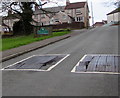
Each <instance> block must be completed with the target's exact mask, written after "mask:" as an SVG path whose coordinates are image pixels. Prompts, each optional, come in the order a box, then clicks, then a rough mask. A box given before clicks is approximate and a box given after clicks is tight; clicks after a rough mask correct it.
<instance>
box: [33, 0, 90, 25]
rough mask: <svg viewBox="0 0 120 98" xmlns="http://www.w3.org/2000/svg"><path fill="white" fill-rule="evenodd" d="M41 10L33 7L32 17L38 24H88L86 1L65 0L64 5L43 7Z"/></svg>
mask: <svg viewBox="0 0 120 98" xmlns="http://www.w3.org/2000/svg"><path fill="white" fill-rule="evenodd" d="M44 10H45V11H46V12H47V14H46V13H45V12H44V11H41V10H40V9H38V8H37V7H35V12H34V15H33V19H34V20H35V21H36V22H38V25H53V24H54V25H55V24H63V23H68V24H69V23H73V22H82V23H84V27H88V26H89V8H88V3H87V2H76V3H70V1H69V0H66V6H59V7H51V8H45V9H44Z"/></svg>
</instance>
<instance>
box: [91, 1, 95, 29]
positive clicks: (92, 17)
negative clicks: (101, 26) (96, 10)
mask: <svg viewBox="0 0 120 98" xmlns="http://www.w3.org/2000/svg"><path fill="white" fill-rule="evenodd" d="M91 13H92V25H93V27H94V15H93V5H92V1H91Z"/></svg>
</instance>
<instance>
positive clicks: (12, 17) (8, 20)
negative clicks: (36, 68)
mask: <svg viewBox="0 0 120 98" xmlns="http://www.w3.org/2000/svg"><path fill="white" fill-rule="evenodd" d="M18 17H19V16H18V15H17V14H12V13H11V12H8V16H4V17H2V21H3V23H4V24H5V25H6V26H8V27H9V29H10V31H13V24H14V23H15V22H17V21H19V18H18Z"/></svg>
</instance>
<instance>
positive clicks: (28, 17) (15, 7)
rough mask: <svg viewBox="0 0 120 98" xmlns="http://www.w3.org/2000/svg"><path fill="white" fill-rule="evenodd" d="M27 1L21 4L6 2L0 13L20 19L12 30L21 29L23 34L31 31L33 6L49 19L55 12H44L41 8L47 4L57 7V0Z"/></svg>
mask: <svg viewBox="0 0 120 98" xmlns="http://www.w3.org/2000/svg"><path fill="white" fill-rule="evenodd" d="M27 1H28V2H21V0H7V2H5V1H4V2H2V12H4V13H5V12H7V13H12V15H14V17H16V18H18V19H20V20H19V21H18V22H17V23H15V25H14V28H13V30H18V29H19V28H22V31H24V33H23V34H30V33H31V31H32V30H31V24H30V23H31V21H33V19H32V16H33V9H34V7H35V6H37V7H38V8H39V9H40V10H42V11H43V12H44V13H45V14H46V15H47V16H48V17H49V18H51V16H53V15H55V12H51V11H46V10H44V8H43V6H44V5H45V4H48V3H54V4H56V5H57V6H59V4H58V1H59V0H41V1H42V2H41V1H40V0H37V2H36V1H35V0H27ZM48 13H49V14H48ZM20 31H21V30H20ZM20 33H21V32H20ZM21 34H22V33H21Z"/></svg>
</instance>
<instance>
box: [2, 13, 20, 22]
mask: <svg viewBox="0 0 120 98" xmlns="http://www.w3.org/2000/svg"><path fill="white" fill-rule="evenodd" d="M19 18H20V16H19V15H18V14H16V13H15V14H10V15H8V16H4V17H2V19H3V20H9V19H19Z"/></svg>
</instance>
